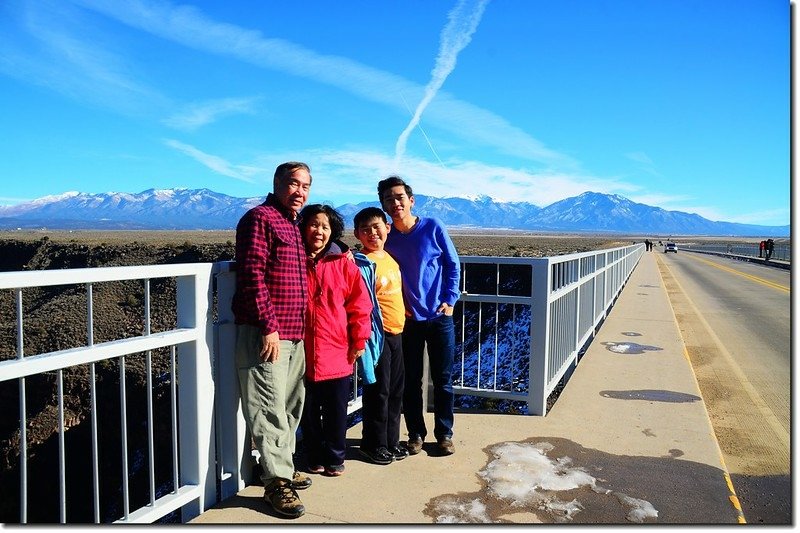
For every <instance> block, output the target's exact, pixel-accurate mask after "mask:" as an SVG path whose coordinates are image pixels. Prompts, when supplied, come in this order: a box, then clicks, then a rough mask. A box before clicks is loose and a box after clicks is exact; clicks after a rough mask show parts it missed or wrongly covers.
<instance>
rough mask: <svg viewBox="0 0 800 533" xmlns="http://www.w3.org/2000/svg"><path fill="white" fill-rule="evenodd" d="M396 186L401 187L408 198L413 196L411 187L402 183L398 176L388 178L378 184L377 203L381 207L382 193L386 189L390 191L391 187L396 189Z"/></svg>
mask: <svg viewBox="0 0 800 533" xmlns="http://www.w3.org/2000/svg"><path fill="white" fill-rule="evenodd" d="M398 185H402V186H403V188H405V190H406V194H407V195H408V197H409V198H411V197H412V196H414V191H412V190H411V185H409V184H408V183H406V182H405V181H403V178H401V177H400V176H389V177H388V178H386V179H385V180H381V181H379V182H378V201H379V202H380V203H381V205H383V193H384V192H385V191H386V190H387V189H391V188H392V187H397V186H398Z"/></svg>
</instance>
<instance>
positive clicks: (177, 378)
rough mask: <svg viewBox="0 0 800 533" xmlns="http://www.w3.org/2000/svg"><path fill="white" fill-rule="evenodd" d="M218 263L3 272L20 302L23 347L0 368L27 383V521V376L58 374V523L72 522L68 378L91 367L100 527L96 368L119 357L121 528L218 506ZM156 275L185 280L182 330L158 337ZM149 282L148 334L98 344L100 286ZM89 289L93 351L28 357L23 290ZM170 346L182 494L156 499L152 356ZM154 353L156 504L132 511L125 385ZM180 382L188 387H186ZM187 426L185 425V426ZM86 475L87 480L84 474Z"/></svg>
mask: <svg viewBox="0 0 800 533" xmlns="http://www.w3.org/2000/svg"><path fill="white" fill-rule="evenodd" d="M212 266H213V265H211V264H208V263H205V264H181V265H152V266H137V267H109V268H85V269H72V270H49V271H31V272H8V273H0V289H10V290H12V291H13V292H14V297H15V301H16V315H17V316H16V325H17V342H16V358H14V359H11V360H7V361H2V362H0V382H5V381H10V380H18V382H19V391H20V392H19V394H20V400H19V404H20V411H19V415H20V416H19V418H20V421H19V428H20V429H19V431H20V455H19V460H20V505H19V507H20V522H21V523H26V522H27V515H28V496H29V495H28V482H29V479H28V471H27V463H28V453H27V434H26V428H27V413H26V387H25V382H26V379H28V378H30V377H33V376H37V375H40V374H45V373H53V372H55V373H56V376H57V384H58V388H57V395H58V399H57V401H58V425H57V427H58V447H59V453H58V464H59V521H60V522H62V523H66V522H67V521H68V519H69V516H68V514H67V511H68V509H67V506H66V501H67V494H66V486H67V483H66V466H67V458H66V456H65V448H66V446H65V432H66V430H67V429H68V428H67V427H66V425H65V420H64V391H63V372H64V370H65V369H70V368H72V367H76V366H78V365H89V375H90V394H91V416H90V420H91V422H90V423H91V429H92V438H91V440H92V446H91V448H92V449H91V451H90V453H91V457H92V459H91V464H92V484H93V498H92V504H93V506H94V521H95V522H100V513H101V511H100V494H99V484H100V482H99V477H100V475H101V474H100V472H99V468H98V457H99V455H100V446H101V445H100V443H98V435H97V431H98V427H99V422H98V419H97V412H98V411H97V395H96V383H95V379H96V376H95V365H96V363H99V362H102V361H106V360H112V361H116V362H117V363H118V365H119V372H120V385H119V388H120V391H119V394H120V406H121V409H120V421H119V422H120V428H119V431H120V435H121V441H122V450H123V452H122V458H121V462H122V469H123V472H122V473H121V479H122V500H123V502H122V503H123V505H122V507H123V510H122V513H121V516H120V517H119V519H118V520H117V522H122V523H151V522H154V521H156V520H159V519H160V518H162V517H164V516H166V515H168V514H170V513H172V512H174V511H176V510H178V509H180V510H181V511H182V517H183V519H184V521H186V520H188V519H190V518H191V517H193V516H197V515H198V514H200V513H201V512H202V511H203V510H205V509H206V508H207V506H209V505H211V504H213V503H215V502H216V487H215V484H216V476H215V475H214V471H213V466H212V465H213V464H214V455H215V450H214V442H213V440H212V439H209V436H210V435H212V434H213V431H214V428H213V422H212V413H213V398H214V380H213V378H212V374H211V369H212V364H211V350H210V346H211V344H212V343H211V341H212V330H211V327H210V325H211V320H210V307H209V303H210V302H211V301H212V294H211V273H212ZM156 278H173V279H174V280H175V283H176V302H177V323H176V327H175V328H173V329H171V330H169V331H163V332H159V333H151V331H150V309H149V306H150V284H149V280H151V279H156ZM123 280H143V282H144V293H145V317H144V322H145V325H144V328H143V329H144V330H143V332H142V335H140V336H136V337H132V338H126V339H117V340H113V341H109V342H102V343H95V342H94V337H95V335H94V333H95V332H94V309H93V303H94V296H93V286H94V285H96V284H100V283H105V282H113V281H123ZM59 285H61V286H63V285H73V286H74V285H79V286H80V285H83V286H85V288H86V301H87V309H86V314H87V331H86V337H87V341H86V344H85V345H84V346H79V347H76V348H70V349H65V350H60V351H55V352H50V353H43V354H36V355H27V356H26V355H25V353H24V342H23V339H24V316H23V304H22V300H23V291H24V290H25V289H30V288H34V287H48V286H50V287H51V286H59ZM161 349H167V350H169V351H170V357H171V368H172V373H171V376H172V377H171V406H172V413H171V417H172V428H173V435H172V437H171V438H172V450H173V452H172V458H171V460H172V464H173V490H172V491H171V492H169V493H168V494H165V495H163V496H161V497H159V498H156V492H155V484H154V466H153V465H154V463H155V459H156V458H155V457H154V448H153V438H154V435H153V412H152V391H153V386H152V376H151V375H150V374H151V373H152V372H151V368H150V362H151V354H152V353H153V352H154V351H156V350H161ZM135 354H145V358H146V368H147V369H148V397H147V405H148V408H147V410H148V417H147V418H148V419H147V431H148V452H147V453H148V454H149V457H148V464H149V470H150V471H149V477H150V483H149V487H150V494H149V502H148V503H147V504H146V505H144V506H142V507H140V508H138V509H134V510H131V509H130V508H129V502H130V499H131V495H130V494H129V487H128V485H127V482H128V478H129V475H130V473H131V471H130V465H129V464H128V450H127V440H128V435H127V410H126V408H127V395H126V380H125V361H126V357H130V356H133V355H135ZM178 382H180V387H177V386H176V385H177V383H178ZM178 420H179V422H178ZM77 475H84V473H83V472H78V473H77Z"/></svg>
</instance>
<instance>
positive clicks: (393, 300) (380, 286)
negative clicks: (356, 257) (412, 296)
mask: <svg viewBox="0 0 800 533" xmlns="http://www.w3.org/2000/svg"><path fill="white" fill-rule="evenodd" d="M367 257H369V258H370V259H371V260H372V261H374V262H375V267H376V268H375V296H377V298H378V305H379V306H380V308H381V315H382V316H383V329H384V331H388V332H389V333H393V334H397V333H402V332H403V326H404V325H405V323H406V308H405V306H404V305H403V285H402V281H401V278H400V265H398V264H397V261H395V260H394V259H392V256H390V255H389V254H388V253H386V252H370V253H368V254H367Z"/></svg>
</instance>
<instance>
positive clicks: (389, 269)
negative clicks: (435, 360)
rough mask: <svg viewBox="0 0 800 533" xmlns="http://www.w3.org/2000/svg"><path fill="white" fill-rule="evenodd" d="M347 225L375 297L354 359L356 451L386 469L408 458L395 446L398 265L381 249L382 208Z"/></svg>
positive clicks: (399, 369)
mask: <svg viewBox="0 0 800 533" xmlns="http://www.w3.org/2000/svg"><path fill="white" fill-rule="evenodd" d="M353 226H354V228H355V229H354V231H353V233H354V235H355V237H356V238H357V239H358V240H359V241H361V245H362V246H363V252H364V253H358V254H355V259H356V264H357V265H358V266H359V268H360V269H361V273H362V276H363V277H364V280H365V282H366V283H367V287H368V288H369V289H370V292H372V294H373V296H374V298H375V301H373V308H374V309H373V314H372V332H373V335H372V338H371V339H370V340H369V341H368V342H367V348H366V353H365V354H364V355H363V356H362V357H361V358H360V359H359V366H360V370H361V371H362V378H364V383H365V384H364V396H363V408H362V414H363V425H362V428H363V429H362V434H361V448H360V451H361V454H362V455H364V457H366V458H367V459H368V460H369V461H370V462H372V463H375V464H379V465H388V464H390V463H391V462H392V461H399V460H401V459H405V458H406V457H407V456H408V450H406V448H404V447H402V446H400V415H401V414H402V411H403V387H404V385H405V371H404V366H403V342H402V333H403V326H404V325H405V319H406V311H405V306H404V305H403V290H402V282H401V278H400V266H399V265H398V264H397V262H396V261H395V260H394V259H392V257H391V256H390V255H389V254H388V253H387V252H386V251H384V249H383V245H384V243H385V242H386V236H387V235H388V233H389V231H390V230H391V226H390V225H389V223H388V221H387V220H386V215H385V214H384V212H383V210H381V209H379V208H377V207H367V208H365V209H362V210H361V211H359V212H358V213H357V214H356V216H355V217H354V220H353ZM375 303H377V305H374V304H375ZM373 372H374V374H373Z"/></svg>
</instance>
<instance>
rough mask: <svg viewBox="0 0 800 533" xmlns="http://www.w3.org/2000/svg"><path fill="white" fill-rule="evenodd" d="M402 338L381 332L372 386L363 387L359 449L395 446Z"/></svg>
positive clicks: (400, 403) (401, 380) (402, 372)
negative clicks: (382, 341) (382, 336)
mask: <svg viewBox="0 0 800 533" xmlns="http://www.w3.org/2000/svg"><path fill="white" fill-rule="evenodd" d="M404 369H405V365H404V364H403V339H402V335H401V334H398V335H392V334H391V333H385V341H384V343H383V351H382V352H381V356H380V358H379V359H378V366H377V367H376V368H375V379H376V381H375V383H373V384H371V385H364V398H363V408H362V410H361V412H362V416H363V417H364V419H363V425H362V429H361V448H362V449H365V450H369V449H372V450H374V449H375V448H379V447H381V446H385V447H387V448H388V447H389V446H397V444H399V441H400V414H401V413H402V412H403V385H404V384H405V370H404Z"/></svg>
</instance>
